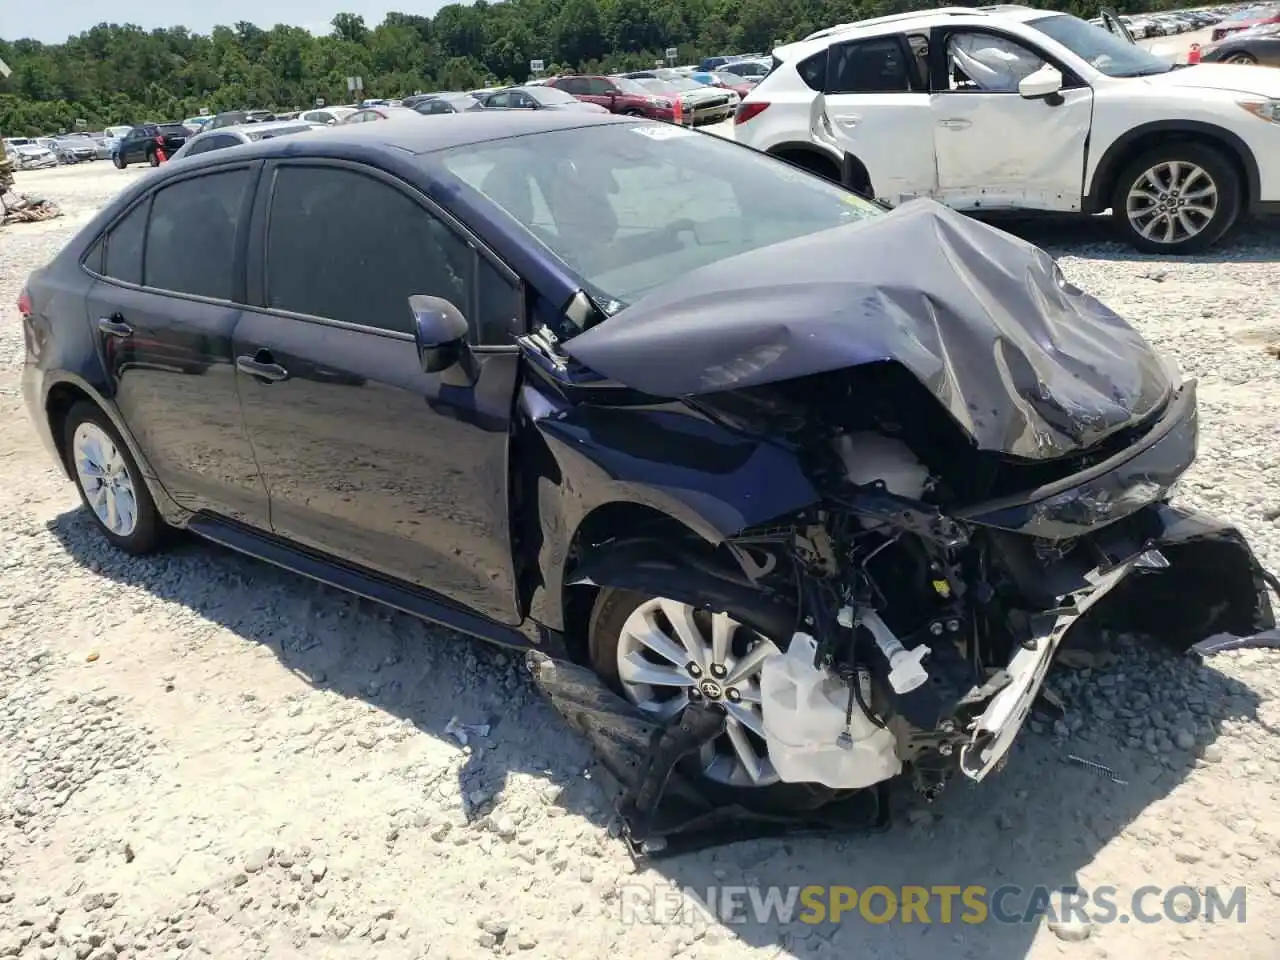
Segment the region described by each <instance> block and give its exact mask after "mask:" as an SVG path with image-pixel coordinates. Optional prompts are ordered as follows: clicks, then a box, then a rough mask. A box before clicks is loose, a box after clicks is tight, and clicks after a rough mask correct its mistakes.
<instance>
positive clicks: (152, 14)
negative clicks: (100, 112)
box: [0, 0, 448, 43]
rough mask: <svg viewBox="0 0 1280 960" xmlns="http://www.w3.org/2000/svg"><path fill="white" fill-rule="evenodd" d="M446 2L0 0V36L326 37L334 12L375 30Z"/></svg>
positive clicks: (57, 39)
mask: <svg viewBox="0 0 1280 960" xmlns="http://www.w3.org/2000/svg"><path fill="white" fill-rule="evenodd" d="M446 2H448V0H416V2H415V0H400V2H396V0H319V2H316V0H222V2H220V3H208V2H199V0H108V2H106V3H104V2H102V0H0V37H3V38H4V39H5V40H18V39H20V38H23V37H30V38H31V39H33V40H39V41H41V42H42V43H61V42H62V41H64V40H66V39H67V37H69V36H74V35H75V34H77V33H80V32H82V31H84V30H88V29H89V28H90V27H92V26H95V25H96V24H99V23H101V22H103V21H104V20H105V21H107V22H108V23H136V24H138V25H139V26H142V27H146V28H147V29H148V30H150V29H153V28H155V27H174V26H183V27H187V28H189V29H191V30H194V31H195V32H196V33H208V32H209V30H210V29H211V28H212V27H214V26H215V25H217V24H220V23H225V24H232V23H236V22H237V21H240V20H248V21H249V22H250V23H256V24H257V25H258V26H260V27H272V26H275V25H276V24H277V23H287V24H289V25H291V26H295V27H306V28H307V29H308V30H311V31H312V32H314V33H328V32H329V21H330V20H331V19H333V15H334V14H335V13H358V14H360V15H361V16H362V17H364V19H365V22H366V23H368V24H369V26H371V27H373V26H377V25H378V24H379V23H381V22H382V18H383V17H384V16H386V14H387V11H389V10H397V11H399V12H401V13H417V14H422V15H428V16H429V15H431V14H433V13H435V11H436V10H438V9H440V7H442V6H444V5H445V3H446Z"/></svg>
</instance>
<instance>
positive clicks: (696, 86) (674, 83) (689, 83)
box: [664, 77, 706, 90]
mask: <svg viewBox="0 0 1280 960" xmlns="http://www.w3.org/2000/svg"><path fill="white" fill-rule="evenodd" d="M664 82H665V83H666V84H667V85H668V86H670V87H675V88H676V89H677V90H701V89H702V88H703V87H705V86H706V84H705V83H699V82H698V81H697V80H691V79H689V78H688V77H672V78H671V79H670V80H666V81H664Z"/></svg>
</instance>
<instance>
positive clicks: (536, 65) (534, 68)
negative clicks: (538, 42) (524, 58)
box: [529, 60, 546, 77]
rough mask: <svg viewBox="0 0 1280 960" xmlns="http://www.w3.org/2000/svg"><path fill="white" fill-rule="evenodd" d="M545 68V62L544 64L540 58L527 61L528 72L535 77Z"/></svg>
mask: <svg viewBox="0 0 1280 960" xmlns="http://www.w3.org/2000/svg"><path fill="white" fill-rule="evenodd" d="M545 69H546V64H544V63H543V62H542V61H541V60H530V61H529V72H530V73H532V74H533V75H534V76H535V77H536V76H539V75H540V74H541V73H542V71H543V70H545Z"/></svg>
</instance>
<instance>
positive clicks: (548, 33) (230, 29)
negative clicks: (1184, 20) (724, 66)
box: [0, 0, 1188, 136]
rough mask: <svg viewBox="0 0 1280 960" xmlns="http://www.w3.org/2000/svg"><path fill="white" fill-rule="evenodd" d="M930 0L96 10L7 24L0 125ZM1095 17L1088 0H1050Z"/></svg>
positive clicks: (645, 63)
mask: <svg viewBox="0 0 1280 960" xmlns="http://www.w3.org/2000/svg"><path fill="white" fill-rule="evenodd" d="M938 5H939V4H936V3H922V2H919V0H915V2H913V0H505V2H501V3H489V2H487V0H476V2H475V3H473V4H470V5H464V4H457V3H455V4H450V5H448V6H445V7H442V8H441V9H440V10H439V11H438V12H437V13H436V14H435V16H431V17H426V16H418V15H415V14H408V13H390V14H388V15H387V17H386V19H385V20H383V22H382V23H380V24H378V25H377V26H373V27H371V26H369V25H368V24H367V23H365V21H364V19H363V18H362V17H359V16H356V15H355V14H350V13H340V14H338V15H337V16H335V17H334V18H333V21H332V27H333V31H332V33H331V34H329V35H327V36H320V37H317V36H313V35H312V34H311V33H309V32H308V31H306V30H304V29H302V28H300V27H292V26H288V25H286V24H277V25H276V26H274V27H272V28H271V29H269V30H265V29H262V28H261V27H258V26H255V25H254V24H252V23H246V22H240V23H236V24H234V25H232V26H219V27H215V28H214V29H213V31H212V32H211V33H210V34H209V35H208V36H205V35H203V34H197V33H192V32H191V31H190V30H188V29H186V28H185V27H167V28H164V29H157V30H149V31H148V30H144V29H142V28H141V27H138V26H134V25H131V24H123V25H121V24H113V23H100V24H98V25H97V26H95V27H93V28H91V29H89V30H86V31H85V32H84V33H81V34H80V35H79V36H75V37H70V38H68V40H67V41H66V42H65V43H60V44H43V43H38V42H36V41H34V40H4V39H0V60H4V61H5V62H7V63H8V64H9V65H10V67H11V68H12V70H13V73H12V76H10V77H9V78H8V79H2V78H0V132H3V134H4V135H5V136H34V135H37V134H47V133H54V132H59V131H64V130H70V129H72V128H73V126H74V124H75V122H76V120H83V121H85V122H86V123H87V124H88V125H89V126H90V127H91V128H95V129H101V128H102V127H104V126H107V125H109V124H125V123H142V122H145V121H149V120H172V119H181V118H182V117H185V116H191V115H193V114H195V113H197V112H199V110H200V108H202V107H203V108H207V109H209V110H210V111H213V112H217V111H220V110H230V109H237V108H249V107H260V108H265V109H278V110H285V109H289V108H303V107H308V106H310V105H312V104H313V103H314V102H315V101H316V99H317V98H324V99H325V100H326V102H328V103H344V102H347V101H348V100H349V99H350V95H349V94H348V92H347V87H346V78H347V77H350V76H359V77H362V78H363V79H364V95H365V96H367V97H398V96H403V95H407V94H409V93H413V92H415V91H427V90H468V89H474V88H476V87H480V86H484V85H487V84H492V83H499V82H513V81H520V80H524V79H526V78H527V77H528V75H529V61H530V60H534V59H540V60H543V61H544V62H545V63H546V65H547V68H548V69H549V70H551V71H556V70H563V69H575V70H578V71H582V72H595V71H604V72H612V71H615V70H627V69H632V70H634V69H640V68H643V67H649V66H652V65H653V63H654V61H655V60H657V59H660V58H661V57H662V55H663V51H664V50H666V49H667V48H669V47H676V48H678V49H679V51H680V62H682V63H687V62H690V61H695V60H697V59H698V58H700V57H703V56H714V55H716V54H721V53H731V52H738V51H741V52H747V51H768V50H769V49H771V48H772V47H773V45H774V44H775V42H776V41H779V40H781V41H790V40H795V39H798V38H800V37H803V36H805V35H806V34H808V33H811V32H813V31H814V30H819V29H822V28H823V27H826V26H830V25H832V24H835V23H844V22H848V21H853V20H860V19H865V18H868V17H876V16H884V15H886V14H891V13H898V12H902V11H906V10H911V9H918V8H923V7H932V6H938ZM1186 5H1188V4H1187V3H1180V2H1178V0H1147V2H1137V0H1133V2H1128V3H1125V2H1120V3H1117V4H1115V6H1116V7H1117V8H1118V9H1120V10H1122V11H1123V10H1126V9H1136V8H1138V7H1141V8H1143V9H1152V8H1153V7H1165V8H1167V7H1175V6H1186ZM1052 6H1053V7H1054V8H1055V9H1060V10H1065V11H1067V12H1071V13H1075V14H1078V15H1081V16H1085V17H1092V16H1096V15H1097V7H1096V6H1095V5H1094V4H1093V3H1092V2H1090V0H1068V2H1066V3H1060V4H1052Z"/></svg>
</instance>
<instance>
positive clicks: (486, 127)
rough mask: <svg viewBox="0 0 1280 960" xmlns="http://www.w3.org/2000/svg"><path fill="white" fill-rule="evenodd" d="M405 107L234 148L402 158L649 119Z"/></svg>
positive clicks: (263, 154)
mask: <svg viewBox="0 0 1280 960" xmlns="http://www.w3.org/2000/svg"><path fill="white" fill-rule="evenodd" d="M408 112H409V113H412V114H413V116H412V117H397V118H395V119H393V120H384V121H382V122H380V123H352V124H339V125H337V126H334V127H318V128H317V129H315V130H312V131H311V132H310V133H308V134H307V136H305V137H271V138H269V139H266V140H259V141H258V142H257V143H253V144H247V145H245V146H244V147H242V148H239V149H237V152H236V153H237V156H238V157H239V159H241V160H248V159H254V158H257V159H267V158H271V157H280V156H291V157H296V156H307V155H312V156H351V155H363V156H364V158H365V159H369V160H373V159H376V158H377V157H379V156H382V157H390V158H397V159H401V160H403V158H404V157H405V156H406V155H409V156H419V155H422V154H429V153H435V152H436V151H439V150H449V149H451V148H453V147H463V146H468V145H472V144H480V143H488V142H492V141H495V140H505V139H508V138H511V137H521V136H528V135H530V134H535V133H549V132H551V131H554V130H572V129H576V128H580V127H596V126H607V125H610V124H625V123H631V124H636V123H652V122H653V121H648V120H642V119H639V118H635V117H627V116H622V115H618V114H612V113H587V112H586V111H581V112H579V111H577V110H571V111H563V110H501V111H499V110H493V111H475V112H473V113H459V114H454V115H452V116H450V117H449V120H448V122H447V123H436V122H432V121H431V120H427V119H425V118H424V117H423V116H422V115H421V114H418V113H417V112H416V111H413V110H409V111H408ZM200 136H204V134H200ZM193 139H194V138H193ZM220 152H221V151H217V150H214V151H210V152H209V153H202V154H197V155H196V156H194V157H191V158H190V161H189V163H190V165H188V164H186V163H184V164H183V167H184V169H187V170H192V169H196V168H197V167H198V166H201V165H203V164H205V163H208V164H210V165H213V164H216V163H219V162H221V160H220V158H219V156H218V154H219V153H220Z"/></svg>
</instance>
